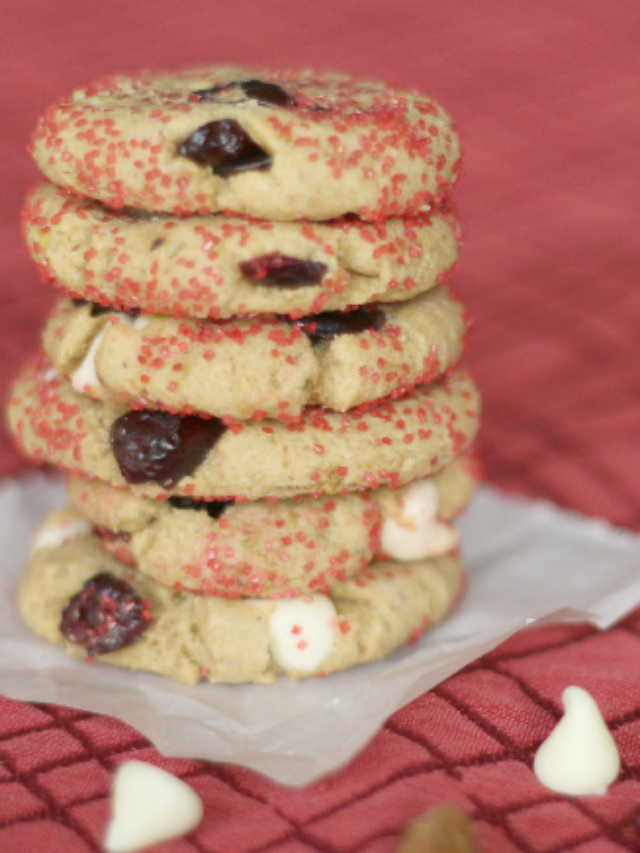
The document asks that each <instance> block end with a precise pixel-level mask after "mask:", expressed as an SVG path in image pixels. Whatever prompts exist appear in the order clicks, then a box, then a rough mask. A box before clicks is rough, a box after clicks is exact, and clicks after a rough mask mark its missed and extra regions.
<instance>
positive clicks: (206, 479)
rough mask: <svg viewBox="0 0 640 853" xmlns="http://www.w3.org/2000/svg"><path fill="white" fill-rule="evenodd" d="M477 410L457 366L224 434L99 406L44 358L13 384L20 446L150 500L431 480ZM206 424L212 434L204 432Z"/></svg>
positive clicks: (331, 490)
mask: <svg viewBox="0 0 640 853" xmlns="http://www.w3.org/2000/svg"><path fill="white" fill-rule="evenodd" d="M479 410H480V401H479V395H478V392H477V389H476V387H475V385H474V383H473V381H472V379H471V378H470V377H469V376H468V374H467V373H466V372H465V371H463V370H456V371H454V372H453V373H452V374H451V375H450V376H449V377H448V378H447V379H446V380H442V381H440V382H435V383H431V384H430V385H426V386H421V387H420V388H418V389H416V391H415V392H414V393H413V394H411V395H409V396H407V397H403V398H402V399H400V400H396V401H394V400H390V399H386V400H381V401H379V402H378V403H376V404H375V405H372V406H370V407H367V408H365V409H364V410H360V409H353V410H351V411H350V412H348V413H346V414H339V413H335V412H327V411H325V410H324V409H313V408H312V409H309V410H307V411H306V412H305V414H304V415H303V416H302V418H301V419H300V421H299V422H297V423H291V424H284V423H281V422H280V421H274V420H271V421H263V422H255V421H249V422H246V423H244V424H241V423H233V424H230V425H229V426H228V428H227V427H225V426H224V425H223V424H222V422H218V421H214V422H210V421H203V420H202V419H200V418H191V419H190V420H188V421H187V420H186V419H180V418H179V417H178V416H169V415H167V414H166V413H162V412H153V413H144V412H142V413H140V412H133V413H128V412H127V410H126V409H123V408H122V407H119V406H115V405H113V404H111V403H99V402H95V401H93V400H91V399H90V398H89V397H87V395H86V394H78V393H77V392H75V391H74V390H73V388H72V387H71V385H70V384H69V383H68V382H67V381H66V380H63V379H61V378H59V377H58V376H57V374H56V373H55V371H54V370H53V369H52V368H51V365H50V362H49V361H48V360H47V359H46V358H45V357H44V355H43V354H42V353H38V354H36V355H35V356H34V357H32V358H31V359H30V360H29V361H28V362H27V363H26V364H25V365H24V367H23V369H22V371H21V373H20V374H19V376H18V379H17V381H16V383H15V384H14V386H13V390H12V394H11V398H10V401H9V411H8V416H9V424H10V428H11V430H12V432H13V434H14V436H15V439H16V441H17V443H18V445H19V446H20V448H21V449H22V451H23V452H24V453H25V454H26V455H27V456H29V457H30V458H32V459H33V460H34V461H36V462H47V463H51V464H53V465H56V466H58V467H60V468H63V469H66V470H67V471H70V472H77V473H83V474H85V475H88V476H90V477H97V478H99V479H101V480H105V481H107V482H109V483H112V484H113V485H116V486H118V485H122V486H123V485H125V484H126V483H127V479H126V477H128V481H129V483H130V485H131V488H132V489H133V491H135V492H136V493H138V494H142V495H146V496H147V497H162V496H164V495H186V496H190V497H204V498H228V497H230V496H235V497H236V498H239V497H240V498H244V499H247V500H257V499H259V498H263V497H267V496H273V497H278V498H280V497H282V498H286V497H293V496H295V495H298V494H304V493H314V492H317V493H326V494H335V493H337V492H340V491H341V490H343V489H346V490H347V491H352V490H355V489H362V488H367V487H368V488H377V487H379V486H383V485H389V486H391V487H392V488H397V487H398V486H400V485H403V484H404V483H408V482H411V481H412V480H415V479H420V478H423V477H428V476H431V475H432V474H435V473H436V472H437V471H440V470H441V469H442V468H444V467H445V466H446V465H448V464H449V463H450V462H451V461H452V460H453V459H454V458H455V457H456V456H459V455H460V454H461V453H462V452H463V451H464V450H465V449H466V448H467V447H468V446H469V444H470V443H471V441H472V440H473V438H474V436H475V433H476V431H477V427H478V421H479ZM124 415H127V417H126V419H124V420H123V416H124ZM167 424H169V427H167V426H166V425H167ZM167 428H169V432H170V434H171V435H170V437H169V438H170V442H169V445H167V443H166V442H165V435H166V429H167ZM205 429H206V430H210V431H211V432H210V433H209V432H207V435H206V436H204V437H203V435H202V433H203V431H205ZM185 434H187V435H186V437H185ZM209 435H212V436H213V438H211V439H209V438H208V436H209ZM156 436H157V438H156ZM112 437H113V439H114V441H116V444H118V442H119V445H118V446H119V449H120V451H119V452H120V462H119V461H118V460H117V459H116V456H115V454H114V444H113V443H112ZM207 441H208V442H209V443H208V445H207ZM167 448H168V449H167ZM187 450H188V451H189V453H188V454H187V453H186V451H187ZM192 451H193V452H192ZM147 471H151V472H152V473H151V474H147V473H146V472H147ZM123 472H124V473H123Z"/></svg>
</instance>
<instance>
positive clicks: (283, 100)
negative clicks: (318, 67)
mask: <svg viewBox="0 0 640 853" xmlns="http://www.w3.org/2000/svg"><path fill="white" fill-rule="evenodd" d="M234 88H238V89H240V90H241V91H242V92H243V93H244V94H245V95H246V97H247V98H251V99H252V100H254V101H257V102H258V103H259V104H261V105H262V106H263V107H295V105H296V101H295V98H293V97H292V96H291V95H290V94H289V93H288V92H286V91H285V90H284V89H283V88H282V86H278V84H277V83H265V82H264V80H234V81H233V82H232V83H224V84H222V85H221V86H211V88H210V89H198V90H197V91H196V92H192V93H191V95H194V96H196V97H197V99H198V100H199V101H215V100H216V98H215V96H216V95H217V94H218V92H226V91H228V90H229V89H234Z"/></svg>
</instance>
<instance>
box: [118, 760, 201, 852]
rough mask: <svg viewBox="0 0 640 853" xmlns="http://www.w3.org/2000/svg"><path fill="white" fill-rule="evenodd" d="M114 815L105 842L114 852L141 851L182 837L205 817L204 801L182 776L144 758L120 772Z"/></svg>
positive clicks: (127, 763) (132, 762) (121, 767)
mask: <svg viewBox="0 0 640 853" xmlns="http://www.w3.org/2000/svg"><path fill="white" fill-rule="evenodd" d="M111 802H112V818H111V822H110V824H109V826H108V827H107V835H106V839H105V842H104V846H105V848H106V849H107V850H108V851H110V853H125V851H131V850H140V849H142V848H144V847H149V846H150V845H152V844H159V843H161V842H162V841H169V840H170V839H172V838H180V837H181V836H183V835H187V834H188V833H189V832H191V831H192V830H194V829H195V828H196V826H198V824H199V823H200V821H201V820H202V814H203V807H202V800H201V799H200V797H199V796H198V795H197V794H196V793H195V791H193V790H192V789H191V788H190V787H189V786H188V785H186V784H185V783H184V782H183V781H182V780H181V779H178V778H177V777H176V776H173V775H172V774H171V773H167V772H166V771H165V770H160V768H159V767H154V766H153V764H146V763H145V762H142V761H127V762H125V763H124V764H122V765H120V767H119V768H118V769H117V771H116V775H115V779H114V783H113V793H112V800H111Z"/></svg>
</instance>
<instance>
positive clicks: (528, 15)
mask: <svg viewBox="0 0 640 853" xmlns="http://www.w3.org/2000/svg"><path fill="white" fill-rule="evenodd" d="M0 7H1V8H2V36H3V49H2V53H1V55H0V74H1V75H2V79H1V83H2V85H1V86H0V99H2V101H3V102H4V103H3V109H2V116H3V122H2V132H1V134H0V169H1V171H2V178H1V179H2V188H3V192H2V195H1V196H0V238H1V242H0V245H1V246H2V260H3V263H2V267H1V268H0V288H1V291H0V292H1V293H2V298H3V302H2V306H3V311H2V312H1V313H0V331H1V333H0V354H1V356H2V360H1V361H0V364H1V365H2V367H1V368H0V380H1V382H2V389H3V393H6V388H7V386H8V382H9V380H10V377H11V375H12V374H13V373H15V370H16V368H17V366H18V364H19V362H20V360H21V359H22V358H23V357H24V355H25V354H26V352H27V351H28V350H29V349H30V348H32V347H33V346H35V345H36V342H37V338H38V332H39V328H40V325H41V323H42V320H43V317H44V314H45V311H46V308H47V306H48V304H50V302H51V299H52V294H51V293H50V292H49V291H48V290H47V288H45V287H44V285H40V284H39V282H38V281H37V276H36V273H35V272H34V270H33V269H32V267H31V264H30V262H29V261H28V259H27V258H26V256H25V255H24V254H23V253H22V252H21V250H20V238H19V229H18V224H17V219H18V210H19V207H20V204H21V200H22V197H23V195H24V193H25V191H26V188H27V186H28V184H29V183H31V182H33V181H34V180H35V179H36V172H35V169H34V168H33V167H32V166H31V164H30V163H29V161H28V158H27V156H26V154H25V153H24V151H23V149H24V146H25V144H26V141H27V138H28V135H29V133H30V130H31V128H32V127H33V124H34V122H35V119H36V117H37V114H38V113H39V112H40V111H41V110H42V109H43V108H44V107H45V106H46V105H47V104H48V103H50V102H51V101H52V100H53V99H54V98H55V97H56V96H58V95H59V94H60V93H62V92H65V91H67V90H69V89H71V88H72V87H73V86H75V85H78V84H82V83H84V82H87V81H88V80H90V79H91V78H92V77H95V76H98V75H102V74H104V73H106V72H109V71H118V70H125V71H132V70H135V69H137V68H140V67H143V66H153V67H165V66H171V65H178V64H185V63H205V62H222V61H234V62H236V63H244V64H249V65H254V66H257V67H261V66H264V65H282V64H287V65H313V66H321V67H335V68H342V69H346V70H350V71H353V72H356V73H359V74H361V75H363V76H367V75H369V76H375V77H379V76H383V77H387V78H391V79H393V80H394V81H397V82H399V83H402V84H410V85H415V86H417V87H420V88H423V89H425V90H427V91H429V92H430V93H431V94H433V95H435V97H436V98H438V99H439V100H441V101H442V102H443V103H444V104H445V106H447V107H448V108H449V110H450V111H451V112H452V113H453V115H454V116H455V118H456V119H457V121H458V123H459V124H460V126H461V127H462V129H463V132H464V137H465V141H466V165H465V171H464V174H463V178H462V182H461V184H460V187H459V189H458V190H457V192H456V197H457V200H458V205H459V207H460V210H461V212H462V213H463V216H464V218H465V220H466V223H467V241H466V245H465V246H464V249H463V252H464V254H463V261H462V263H461V266H460V271H459V273H458V274H457V276H456V277H455V279H454V286H455V287H456V288H457V290H458V292H459V294H460V295H461V297H462V298H463V300H464V301H465V304H466V305H467V306H468V308H469V312H470V314H471V315H472V317H473V318H474V320H475V326H474V330H473V334H472V337H471V342H470V350H469V354H468V364H469V365H470V366H471V368H472V369H473V370H474V372H475V375H476V376H477V378H478V380H479V382H480V384H481V386H482V389H483V393H484V401H485V416H484V426H483V434H482V441H481V446H482V451H483V453H484V457H485V460H486V467H487V475H488V478H489V479H490V480H491V481H492V482H494V483H497V484H498V485H500V486H503V487H505V488H507V489H512V490H515V491H518V492H523V493H527V494H529V495H532V496H540V497H546V498H550V499H552V500H554V501H556V502H558V503H559V504H561V505H564V506H570V507H573V508H575V509H578V510H580V511H583V512H585V513H589V514H593V515H601V516H604V517H606V518H608V519H609V520H610V521H612V522H614V523H615V524H622V525H627V526H630V527H633V528H635V529H640V482H639V476H638V474H639V473H640V442H639V441H638V429H637V423H638V414H637V413H638V404H637V399H638V397H637V389H638V385H639V383H640V365H639V359H638V355H637V352H638V348H637V341H638V340H640V290H639V288H638V286H637V280H638V272H637V271H638V269H639V268H640V263H639V262H640V257H639V256H640V240H639V239H638V234H637V232H638V227H637V221H638V217H637V204H638V203H637V199H638V196H639V192H638V190H639V186H638V184H639V176H640V162H639V160H640V146H639V145H638V139H639V138H640V108H639V107H640V104H639V101H640V95H639V82H638V80H639V72H640V52H639V51H638V47H637V45H638V44H639V43H640V42H639V38H640V32H639V30H640V15H638V9H637V3H636V2H635V0H610V2H608V3H606V4H604V3H601V2H600V3H597V2H595V0H580V1H578V0H554V2H540V0H538V2H532V0H523V2H518V3H504V2H502V0H495V2H490V0H479V2H477V3H468V2H465V0H449V2H447V3H446V4H445V3H435V2H432V0H396V2H394V3H390V2H389V0H351V2H349V3H344V2H340V0H325V2H323V3H321V4H308V3H296V2H294V0H263V2H251V0H235V2H234V3H222V2H218V0H189V2H184V3H182V4H178V3H175V2H171V0H155V1H154V2H153V3H151V2H138V3H129V2H124V0H114V2H106V3H102V4H99V5H98V4H92V3H86V2H83V0H57V2H56V3H55V4H53V3H51V2H49V0H27V2H25V3H23V4H9V3H8V2H7V0H5V2H3V3H1V4H0ZM23 467H24V465H23V463H22V462H21V460H20V459H19V457H18V456H17V454H16V453H15V451H14V450H13V449H12V447H11V446H10V445H9V444H8V443H7V442H6V441H5V442H4V443H3V444H2V446H1V447H0V474H1V475H4V476H7V475H11V474H14V473H17V472H18V471H19V470H21V469H22V468H23ZM639 568H640V567H639ZM638 659H640V617H639V616H638V614H635V615H633V616H631V617H629V618H628V619H627V620H625V621H624V622H623V623H622V624H621V625H619V626H618V627H617V628H615V629H613V630H611V631H609V632H608V633H606V634H598V633H597V632H595V631H594V630H592V629H590V628H585V627H582V626H578V627H561V628H548V629H544V630H537V631H532V632H528V633H524V634H521V635H518V636H517V637H515V638H513V639H512V640H510V641H509V642H508V643H506V644H504V645H503V646H501V647H500V648H499V649H498V650H496V651H495V652H494V653H492V654H491V655H489V656H487V657H485V658H484V659H482V660H481V661H478V662H477V663H476V664H474V665H473V666H471V667H469V668H468V669H467V670H465V671H464V672H462V673H460V674H458V675H457V676H455V677H453V678H451V679H449V680H448V681H447V682H445V683H444V684H442V685H441V686H440V687H438V688H437V689H435V690H434V691H431V692H430V693H429V694H426V695H425V696H423V697H421V698H420V699H418V700H417V701H415V702H413V703H412V704H411V705H409V706H407V707H406V708H405V709H403V710H402V711H400V712H398V713H397V714H395V715H394V716H393V717H392V718H391V719H390V720H389V721H388V723H387V724H386V725H385V727H384V728H383V729H382V731H381V732H380V733H379V735H378V736H377V737H376V738H375V739H374V741H373V742H372V743H371V744H370V745H369V746H368V747H367V748H366V749H365V750H364V751H363V753H362V754H361V755H360V756H359V757H358V758H357V759H356V760H355V761H353V762H352V763H351V764H350V765H349V766H348V767H346V768H345V769H343V770H341V771H340V772H338V773H336V774H334V775H333V776H331V777H329V778H326V779H324V780H322V781H321V782H319V783H316V784H315V785H313V786H312V787H311V788H308V789H304V790H291V789H287V788H284V787H282V786H279V785H276V784H274V783H272V782H270V781H268V780H265V779H263V778H261V777H259V776H258V775H257V774H255V773H252V772H250V771H248V770H244V769H239V768H233V767H228V766H226V767H225V766H219V765H211V764H205V763H202V762H196V761H175V760H164V759H162V758H161V757H160V756H159V755H158V754H157V752H155V750H153V749H152V748H150V747H149V746H148V744H147V743H146V742H145V741H144V740H143V739H142V738H141V737H140V736H139V735H138V734H137V733H136V732H134V731H133V730H131V729H130V728H128V727H126V726H124V725H123V724H121V723H119V722H116V721H114V720H111V719H108V718H104V717H96V716H92V715H90V714H87V713H84V712H80V711H75V710H68V709H63V708H56V707H52V706H47V707H34V706H29V705H25V704H21V703H17V702H12V701H9V700H3V701H0V850H1V851H3V853H5V851H6V853H13V851H20V853H31V851H47V853H80V851H83V853H84V851H99V850H100V849H101V847H100V839H101V837H102V834H103V831H104V827H105V823H106V819H107V811H108V787H109V784H110V779H111V772H112V769H113V768H114V767H115V766H116V765H117V764H118V763H119V762H121V761H123V760H126V759H128V758H131V757H136V758H142V759H144V760H150V761H153V762H157V763H159V764H161V765H162V766H164V767H166V768H168V769H170V770H171V771H173V772H176V773H178V774H179V775H180V776H182V777H183V778H185V779H187V780H188V781H189V782H190V784H192V785H193V786H194V788H195V789H196V790H197V791H198V793H199V794H200V795H201V796H202V797H203V799H204V801H205V809H206V812H205V820H204V822H203V824H202V827H201V828H200V829H199V830H198V831H197V832H196V833H195V834H194V835H193V836H191V837H190V838H189V839H188V840H181V841H176V842H172V843H168V844H166V845H164V846H162V847H158V848H156V849H158V850H163V851H165V853H187V851H189V852H190V851H198V853H214V851H215V853H249V851H251V853H259V851H265V853H266V851H270V853H271V851H273V853H298V851H300V853H310V851H321V853H341V851H345V853H346V851H358V853H383V852H384V853H387V851H393V850H395V849H396V847H397V843H398V833H399V831H400V829H401V827H402V826H403V825H404V824H405V823H406V821H408V820H409V819H411V818H412V817H414V816H416V815H417V814H418V813H420V812H421V811H422V810H424V809H425V808H427V807H428V806H430V805H432V804H434V803H437V802H442V801H448V802H454V803H458V804H459V805H461V806H462V807H463V808H464V809H465V810H466V811H467V812H468V813H469V814H470V815H471V816H472V817H473V818H474V820H475V821H476V826H477V828H478V833H479V836H480V838H481V840H482V842H483V844H484V849H485V851H489V853H511V851H523V853H534V851H535V853H557V852H558V851H564V850H571V851H574V853H615V851H621V850H638V849H640V808H639V807H638V803H639V802H640V782H639V778H640V746H639V744H640V740H639V738H638V735H640V687H639V684H640V681H639V679H638V664H637V661H638ZM569 684H579V685H581V686H583V687H585V688H586V689H587V690H589V691H590V692H591V693H592V694H593V695H594V697H595V698H596V700H597V701H598V703H599V704H600V707H601V708H602V710H603V712H604V714H605V717H606V719H607V720H608V722H609V724H610V726H611V728H612V730H613V733H614V736H615V738H616V741H617V743H618V746H619V748H620V751H621V754H622V759H623V769H622V773H621V776H620V780H619V781H618V782H617V783H616V784H615V785H614V786H613V787H612V788H611V790H610V792H609V794H607V795H606V796H603V797H589V798H580V799H569V798H565V797H560V796H557V795H554V794H552V793H551V792H549V791H547V790H545V789H544V788H543V787H542V786H541V785H540V784H538V783H537V782H536V780H535V777H534V776H533V774H532V772H531V769H530V768H531V760H532V756H533V754H534V753H535V750H536V748H537V746H538V745H539V743H540V742H541V740H542V739H543V738H544V737H545V736H546V735H547V734H548V732H549V731H550V729H551V727H552V726H553V724H554V722H555V721H556V720H557V719H558V717H559V715H560V713H561V706H560V695H561V693H562V690H563V689H564V688H565V687H566V686H568V685H569ZM0 687H1V685H0Z"/></svg>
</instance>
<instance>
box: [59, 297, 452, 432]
mask: <svg viewBox="0 0 640 853" xmlns="http://www.w3.org/2000/svg"><path fill="white" fill-rule="evenodd" d="M464 333H465V320H464V316H463V309H462V306H461V305H460V304H459V303H458V302H457V301H456V300H455V299H453V298H452V297H451V296H450V295H449V294H448V293H447V291H446V289H445V288H442V287H438V288H435V289H433V290H431V291H429V292H428V293H426V294H423V295H422V296H418V297H416V299H412V300H410V301H409V302H402V303H399V304H396V305H393V304H392V305H376V306H371V307H366V306H365V307H363V308H358V309H355V310H353V311H348V312H339V313H335V314H334V313H326V314H317V315H313V316H311V317H309V318H306V319H305V320H303V321H291V323H288V322H287V321H286V320H284V319H274V320H262V319H260V318H254V319H244V320H236V321H227V322H224V323H211V322H202V321H200V322H199V321H195V320H174V319H173V318H172V317H162V316H159V315H140V316H138V317H137V318H135V319H134V318H132V317H130V316H129V315H127V314H121V313H114V312H111V311H108V310H105V309H103V308H101V307H100V306H96V305H95V304H94V303H88V304H87V303H85V304H80V305H77V304H74V303H73V302H72V301H71V300H70V299H61V300H60V301H59V302H58V304H57V305H56V307H55V309H54V311H53V313H52V315H51V317H50V318H49V321H48V323H47V325H46V327H45V332H44V338H43V345H44V349H45V351H46V353H47V355H48V356H49V357H50V359H51V361H52V364H53V366H54V367H55V369H56V371H57V372H58V373H59V374H60V375H61V376H65V377H67V378H68V379H70V380H71V382H72V385H73V387H74V388H75V389H76V390H77V391H84V392H86V393H87V394H88V395H89V396H90V397H92V398H93V399H95V400H108V401H110V402H113V403H118V404H121V405H126V406H143V407H145V408H159V409H166V410H169V411H177V412H180V413H193V412H199V413H205V414H209V415H214V416H215V417H221V418H223V417H232V418H234V419H238V420H246V419H248V418H258V419H260V420H261V419H263V418H265V417H268V418H280V419H284V420H290V419H291V417H292V416H297V415H300V413H301V412H302V410H303V408H304V407H305V406H307V405H319V406H324V407H326V408H329V409H334V410H336V411H345V410H347V409H351V408H353V407H355V406H358V405H360V404H362V403H367V402H370V401H372V400H377V399H379V398H381V397H386V396H387V395H389V394H393V395H394V396H401V395H403V394H406V393H407V392H409V391H411V390H412V388H413V387H414V386H416V385H422V384H426V383H428V382H431V381H432V380H433V379H435V378H437V377H438V376H440V375H441V374H442V373H444V372H445V371H446V370H448V369H450V368H451V367H453V366H454V365H455V364H456V362H457V361H458V359H459V358H460V356H461V354H462V350H463V346H464Z"/></svg>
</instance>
